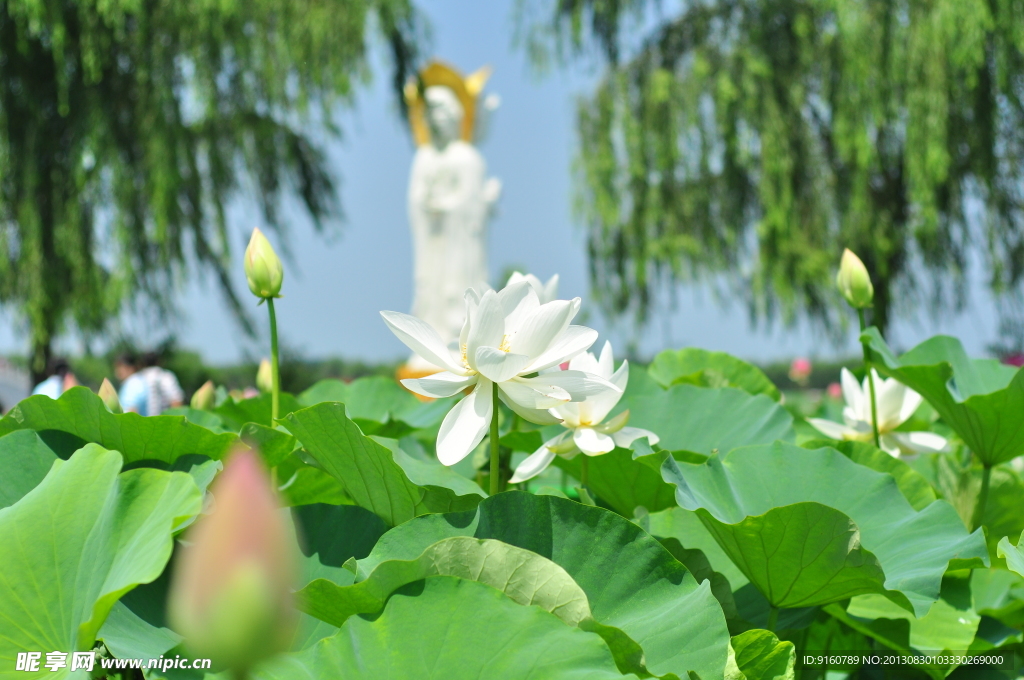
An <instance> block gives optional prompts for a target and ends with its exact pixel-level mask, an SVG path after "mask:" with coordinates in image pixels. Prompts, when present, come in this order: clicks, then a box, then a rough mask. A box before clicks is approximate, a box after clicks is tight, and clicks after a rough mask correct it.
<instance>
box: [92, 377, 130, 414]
mask: <svg viewBox="0 0 1024 680" xmlns="http://www.w3.org/2000/svg"><path fill="white" fill-rule="evenodd" d="M96 394H98V395H99V397H100V399H102V400H103V403H104V405H106V407H107V410H108V411H110V412H111V413H124V409H122V408H121V400H120V399H118V398H117V390H115V389H114V386H113V385H111V384H110V381H109V380H107V379H106V378H104V379H103V382H102V383H101V384H100V389H99V391H98V392H96Z"/></svg>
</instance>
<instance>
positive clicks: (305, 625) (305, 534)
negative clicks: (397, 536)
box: [291, 503, 388, 651]
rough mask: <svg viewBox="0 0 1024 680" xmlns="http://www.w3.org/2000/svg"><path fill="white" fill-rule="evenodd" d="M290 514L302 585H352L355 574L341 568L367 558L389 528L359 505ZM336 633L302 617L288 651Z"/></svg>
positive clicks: (333, 627) (309, 507)
mask: <svg viewBox="0 0 1024 680" xmlns="http://www.w3.org/2000/svg"><path fill="white" fill-rule="evenodd" d="M291 513H292V518H293V520H294V522H295V526H296V529H297V532H296V533H297V534H298V536H299V546H300V551H301V556H300V559H299V563H300V565H301V581H300V583H304V584H309V583H311V582H317V581H318V580H322V581H324V582H325V583H331V584H337V585H339V586H348V585H351V584H352V581H353V579H354V575H353V573H352V572H351V571H350V570H348V569H345V568H344V566H343V565H344V564H345V563H346V562H348V561H349V560H352V559H362V558H364V557H366V556H367V555H369V554H370V550H372V549H373V546H374V544H376V543H377V539H379V538H380V537H381V536H382V535H384V532H385V531H387V528H388V527H387V525H385V524H384V522H383V521H382V520H381V519H380V517H377V515H375V514H373V513H372V512H370V511H369V510H366V509H364V508H361V507H359V506H358V505H326V504H320V503H318V504H316V505H304V506H300V507H297V508H292V510H291ZM337 631H338V628H337V626H336V625H331V624H330V623H326V622H324V621H322V620H320V619H318V618H315V617H313V616H309V615H308V614H303V615H302V616H301V617H300V621H299V626H298V629H297V630H296V633H295V637H294V639H293V641H292V645H291V649H292V650H293V651H300V650H303V649H307V648H309V647H311V646H312V645H313V644H314V643H316V642H317V641H318V640H321V639H323V638H325V637H329V636H331V635H334V634H335V633H336V632H337Z"/></svg>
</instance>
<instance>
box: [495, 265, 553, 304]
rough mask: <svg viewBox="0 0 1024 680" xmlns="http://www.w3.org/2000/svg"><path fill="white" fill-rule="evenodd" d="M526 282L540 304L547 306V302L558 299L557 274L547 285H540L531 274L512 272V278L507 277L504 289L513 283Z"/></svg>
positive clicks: (538, 280)
mask: <svg viewBox="0 0 1024 680" xmlns="http://www.w3.org/2000/svg"><path fill="white" fill-rule="evenodd" d="M522 281H526V282H527V283H529V284H530V288H533V292H534V293H536V294H537V299H538V300H540V303H541V304H542V305H543V304H547V303H548V302H552V301H554V299H555V298H557V297H558V274H555V275H554V276H552V277H551V278H550V279H548V282H547V283H541V282H540V279H538V278H537V277H536V276H534V275H533V274H522V273H520V272H512V276H510V277H508V283H506V284H505V287H506V288H507V287H508V286H511V285H512V284H515V283H520V282H522Z"/></svg>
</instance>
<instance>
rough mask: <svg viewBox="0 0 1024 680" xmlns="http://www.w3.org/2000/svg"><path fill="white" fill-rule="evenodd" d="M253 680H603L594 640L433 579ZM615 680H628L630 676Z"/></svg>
mask: <svg viewBox="0 0 1024 680" xmlns="http://www.w3.org/2000/svg"><path fill="white" fill-rule="evenodd" d="M251 677H252V678H253V680H322V679H324V678H345V680H364V679H365V680H381V679H382V678H396V679H397V678H416V679H417V680H451V679H452V678H487V679H488V680H547V679H549V678H559V680H612V679H614V678H622V677H623V676H622V674H620V673H619V671H618V670H617V669H616V667H615V663H614V660H613V659H612V655H611V652H610V651H609V649H608V647H607V645H606V644H605V643H604V641H603V640H602V639H601V638H600V637H598V636H597V635H596V634H594V633H589V632H585V631H582V630H580V629H579V628H572V627H570V626H567V625H565V624H564V623H563V622H562V621H560V620H559V619H558V618H557V617H555V616H554V615H552V614H550V613H548V612H546V611H544V610H543V609H541V608H540V607H523V606H521V605H519V604H516V603H515V602H513V601H512V600H510V599H509V598H507V597H506V596H505V595H503V594H502V593H501V592H499V591H497V590H495V589H494V588H491V587H490V586H486V585H484V584H482V583H476V582H474V581H466V580H463V579H458V578H454V577H451V576H436V577H432V578H428V579H425V580H422V581H417V582H415V583H412V584H410V585H408V586H405V587H404V588H402V589H400V590H398V591H397V592H395V593H394V594H393V595H392V596H391V598H390V599H389V600H388V603H387V606H386V607H385V608H384V612H383V613H382V614H381V615H380V616H379V617H376V618H374V619H372V620H367V619H364V618H361V617H358V616H354V617H351V618H349V619H348V620H347V621H346V622H345V625H344V626H342V628H341V630H340V631H339V632H338V633H337V634H336V635H334V636H333V637H329V638H327V639H325V640H321V641H320V642H319V643H317V644H316V645H314V646H313V647H312V648H310V649H308V650H306V651H304V652H299V653H297V654H286V655H282V656H279V657H277V658H275V659H273V660H271V661H269V662H268V663H266V664H264V665H263V666H261V667H260V668H258V669H256V670H255V671H254V672H253V673H252V674H251ZM625 677H632V678H635V677H636V676H633V675H630V676H625Z"/></svg>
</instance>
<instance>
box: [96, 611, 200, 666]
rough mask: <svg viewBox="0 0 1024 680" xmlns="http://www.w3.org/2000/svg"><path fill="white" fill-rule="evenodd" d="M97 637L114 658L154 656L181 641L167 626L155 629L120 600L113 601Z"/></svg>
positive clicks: (152, 657) (145, 657)
mask: <svg viewBox="0 0 1024 680" xmlns="http://www.w3.org/2000/svg"><path fill="white" fill-rule="evenodd" d="M96 637H97V639H99V640H102V641H103V644H104V645H105V646H106V648H107V649H109V650H110V653H111V654H113V655H114V657H115V658H118V659H155V658H157V657H158V656H160V655H162V654H164V653H165V652H167V650H169V649H173V648H175V647H177V646H178V645H179V644H181V642H182V640H183V638H182V637H181V636H180V635H178V634H177V633H175V632H174V631H173V630H171V629H170V628H157V627H156V626H154V625H152V624H150V623H149V622H148V621H146V620H145V619H143V618H141V617H140V616H139V615H138V614H136V613H135V612H133V611H132V610H131V609H129V608H128V607H126V606H125V605H124V604H122V603H121V602H117V603H115V604H114V606H113V608H111V610H110V614H109V615H108V616H107V620H106V621H105V622H104V623H103V627H102V628H100V631H99V633H97V635H96Z"/></svg>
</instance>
